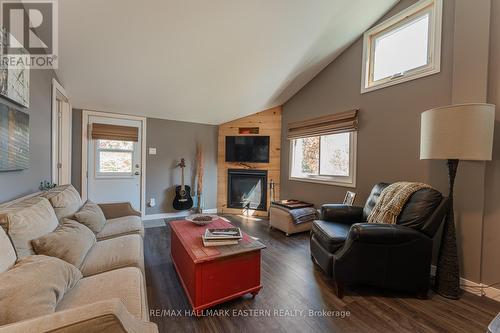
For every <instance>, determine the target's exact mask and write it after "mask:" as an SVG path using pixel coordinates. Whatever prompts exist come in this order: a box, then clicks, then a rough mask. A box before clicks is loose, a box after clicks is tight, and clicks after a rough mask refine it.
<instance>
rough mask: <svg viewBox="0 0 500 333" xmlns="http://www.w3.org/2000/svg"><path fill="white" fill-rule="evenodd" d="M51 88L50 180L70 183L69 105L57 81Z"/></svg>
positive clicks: (60, 183) (57, 182)
mask: <svg viewBox="0 0 500 333" xmlns="http://www.w3.org/2000/svg"><path fill="white" fill-rule="evenodd" d="M52 89H53V92H52V104H53V105H52V182H53V183H56V184H58V185H65V184H71V126H72V124H71V105H70V103H69V99H68V96H67V95H66V92H65V91H64V88H63V87H62V86H61V85H60V84H59V83H57V81H53V83H52Z"/></svg>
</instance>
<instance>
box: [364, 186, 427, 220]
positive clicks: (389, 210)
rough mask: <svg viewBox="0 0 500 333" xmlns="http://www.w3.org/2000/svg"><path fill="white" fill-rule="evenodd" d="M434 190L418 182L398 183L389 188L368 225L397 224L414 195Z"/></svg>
mask: <svg viewBox="0 0 500 333" xmlns="http://www.w3.org/2000/svg"><path fill="white" fill-rule="evenodd" d="M424 188H432V187H431V186H430V185H427V184H424V183H416V182H397V183H394V184H391V185H389V186H387V187H386V188H385V189H384V190H383V191H382V193H381V194H380V198H379V200H378V202H377V204H376V205H375V207H374V208H373V210H372V212H371V213H370V215H369V216H368V223H387V224H396V222H397V220H398V216H399V214H400V213H401V211H402V210H403V207H404V205H405V204H406V202H407V201H408V199H409V198H410V197H411V196H412V194H413V193H415V192H417V191H419V190H421V189H424Z"/></svg>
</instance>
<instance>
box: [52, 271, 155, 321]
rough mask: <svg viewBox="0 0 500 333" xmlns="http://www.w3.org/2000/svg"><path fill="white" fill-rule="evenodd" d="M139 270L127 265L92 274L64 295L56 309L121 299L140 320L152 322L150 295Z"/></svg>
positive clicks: (60, 309) (61, 309)
mask: <svg viewBox="0 0 500 333" xmlns="http://www.w3.org/2000/svg"><path fill="white" fill-rule="evenodd" d="M144 286H145V284H144V280H143V275H142V273H141V271H140V269H138V268H135V267H127V268H120V269H115V270H112V271H109V272H105V273H102V274H97V275H93V276H89V277H86V278H83V279H81V280H80V282H79V283H78V284H77V285H76V287H74V288H73V289H71V290H70V291H69V292H67V293H66V294H65V295H64V299H63V300H62V301H60V302H59V303H58V305H57V308H56V312H57V311H63V310H67V309H72V308H76V307H79V306H82V305H87V304H92V303H95V302H98V301H102V300H105V299H113V298H118V299H120V300H121V301H122V303H123V304H124V305H125V306H126V307H127V310H128V311H129V312H130V313H131V314H132V315H133V316H135V317H136V318H137V319H140V320H144V321H149V315H148V310H147V309H148V308H147V295H146V293H145V289H144V288H145V287H144Z"/></svg>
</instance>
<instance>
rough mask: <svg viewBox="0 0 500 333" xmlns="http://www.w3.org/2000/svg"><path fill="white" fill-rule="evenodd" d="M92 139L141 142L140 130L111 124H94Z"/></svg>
mask: <svg viewBox="0 0 500 333" xmlns="http://www.w3.org/2000/svg"><path fill="white" fill-rule="evenodd" d="M92 139H95V140H97V139H102V140H120V141H134V142H137V141H139V128H137V127H132V126H120V125H110V124H99V123H93V124H92Z"/></svg>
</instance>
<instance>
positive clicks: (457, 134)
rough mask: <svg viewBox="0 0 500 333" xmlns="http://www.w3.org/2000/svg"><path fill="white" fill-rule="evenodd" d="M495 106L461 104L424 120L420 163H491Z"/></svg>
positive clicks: (426, 114) (430, 113)
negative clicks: (460, 161) (429, 161)
mask: <svg viewBox="0 0 500 333" xmlns="http://www.w3.org/2000/svg"><path fill="white" fill-rule="evenodd" d="M494 127H495V105H493V104H481V103H474V104H460V105H450V106H444V107H440V108H436V109H431V110H427V111H425V112H423V113H422V116H421V132H420V159H439V160H441V159H443V160H447V159H458V160H470V161H489V160H491V157H492V152H493V131H494Z"/></svg>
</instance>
